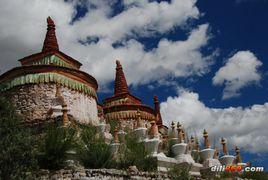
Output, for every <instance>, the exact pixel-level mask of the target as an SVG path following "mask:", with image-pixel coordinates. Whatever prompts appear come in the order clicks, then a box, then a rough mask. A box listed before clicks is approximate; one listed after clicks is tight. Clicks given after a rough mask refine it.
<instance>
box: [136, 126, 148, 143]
mask: <svg viewBox="0 0 268 180" xmlns="http://www.w3.org/2000/svg"><path fill="white" fill-rule="evenodd" d="M133 135H134V137H135V139H136V140H137V141H138V142H142V141H144V139H145V138H146V135H147V128H137V129H134V130H133Z"/></svg>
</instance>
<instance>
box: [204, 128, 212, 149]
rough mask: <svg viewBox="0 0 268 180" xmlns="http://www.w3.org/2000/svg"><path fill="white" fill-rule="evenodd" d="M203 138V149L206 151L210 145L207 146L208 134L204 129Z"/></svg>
mask: <svg viewBox="0 0 268 180" xmlns="http://www.w3.org/2000/svg"><path fill="white" fill-rule="evenodd" d="M203 137H204V146H205V149H208V148H209V146H210V145H209V140H208V132H207V131H206V129H204V132H203Z"/></svg>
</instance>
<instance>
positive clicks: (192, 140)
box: [190, 135, 194, 144]
mask: <svg viewBox="0 0 268 180" xmlns="http://www.w3.org/2000/svg"><path fill="white" fill-rule="evenodd" d="M190 139H191V143H192V144H193V143H194V137H193V135H191V138H190Z"/></svg>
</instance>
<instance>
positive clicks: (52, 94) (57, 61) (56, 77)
mask: <svg viewBox="0 0 268 180" xmlns="http://www.w3.org/2000/svg"><path fill="white" fill-rule="evenodd" d="M19 61H20V63H21V66H20V67H16V68H14V69H11V70H10V71H8V72H6V73H4V74H2V75H1V76H0V84H1V86H0V91H1V94H3V95H4V96H6V97H9V98H10V99H11V101H12V102H13V104H14V105H15V107H16V109H17V113H18V114H20V115H21V116H22V117H24V118H25V120H26V121H28V122H31V121H38V122H39V121H44V120H46V119H47V118H49V117H51V116H53V115H57V113H58V114H61V112H62V107H63V105H64V107H67V109H68V115H69V116H73V117H74V118H75V119H76V120H77V121H78V122H80V123H85V124H97V123H98V113H97V89H98V84H97V81H96V80H95V78H94V77H92V76H90V75H89V74H87V73H85V72H83V71H80V70H79V69H80V67H81V65H82V64H81V63H80V62H79V61H77V60H75V59H73V58H71V57H70V56H68V55H66V54H65V53H63V52H61V51H60V50H59V46H58V42H57V38H56V32H55V24H54V22H53V20H52V19H51V18H50V17H48V19H47V33H46V37H45V41H44V44H43V49H42V51H41V52H39V53H36V54H32V55H30V56H27V57H24V58H22V59H20V60H19Z"/></svg>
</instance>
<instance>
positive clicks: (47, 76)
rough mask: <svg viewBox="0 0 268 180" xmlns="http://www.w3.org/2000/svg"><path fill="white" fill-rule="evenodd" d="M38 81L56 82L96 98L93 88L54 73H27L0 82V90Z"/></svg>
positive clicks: (37, 82)
mask: <svg viewBox="0 0 268 180" xmlns="http://www.w3.org/2000/svg"><path fill="white" fill-rule="evenodd" d="M39 83H58V84H61V85H63V86H66V87H68V88H70V89H73V90H77V91H82V92H84V93H86V94H88V95H90V96H93V97H95V98H97V94H96V92H95V89H94V88H92V87H90V86H87V85H85V84H83V83H81V82H79V81H76V80H73V79H70V78H68V77H65V76H63V75H60V74H56V73H39V74H27V75H23V76H19V77H15V78H14V79H11V80H9V81H6V82H4V83H2V84H0V91H6V90H8V89H11V88H13V87H15V86H20V85H25V84H39Z"/></svg>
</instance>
